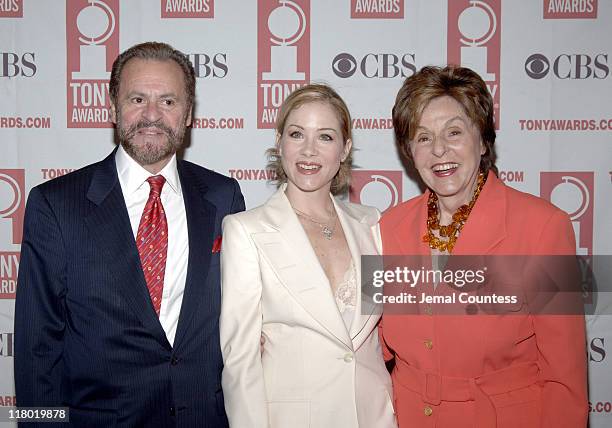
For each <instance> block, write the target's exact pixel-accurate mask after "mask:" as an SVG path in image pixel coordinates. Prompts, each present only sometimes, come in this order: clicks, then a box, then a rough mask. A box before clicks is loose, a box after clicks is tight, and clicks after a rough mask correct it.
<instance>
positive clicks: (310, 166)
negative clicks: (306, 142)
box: [296, 162, 321, 172]
mask: <svg viewBox="0 0 612 428" xmlns="http://www.w3.org/2000/svg"><path fill="white" fill-rule="evenodd" d="M296 166H297V167H298V169H299V170H302V171H304V172H315V171H318V170H320V169H321V165H319V164H316V163H306V162H298V163H296Z"/></svg>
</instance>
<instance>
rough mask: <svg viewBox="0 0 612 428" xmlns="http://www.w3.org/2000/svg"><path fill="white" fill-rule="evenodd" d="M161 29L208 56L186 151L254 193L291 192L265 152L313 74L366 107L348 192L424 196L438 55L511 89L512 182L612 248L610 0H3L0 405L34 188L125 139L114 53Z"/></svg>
mask: <svg viewBox="0 0 612 428" xmlns="http://www.w3.org/2000/svg"><path fill="white" fill-rule="evenodd" d="M147 40H157V41H165V42H168V43H170V44H172V45H173V46H175V47H176V48H178V49H180V50H181V51H183V52H184V53H186V54H188V55H189V58H190V59H191V61H192V62H193V64H194V67H195V70H196V74H197V78H198V79H197V105H196V108H195V116H194V117H195V119H194V123H193V128H192V129H191V131H190V133H189V134H190V135H189V138H188V139H187V143H186V144H187V147H186V149H185V152H184V157H185V158H186V159H188V160H191V161H193V162H196V163H199V164H202V165H205V166H207V167H208V168H211V169H214V170H216V171H218V172H220V173H223V174H226V175H228V176H231V177H234V178H236V179H237V180H238V181H239V182H240V185H241V187H242V190H243V193H244V194H245V197H246V201H247V207H249V208H252V207H255V206H256V205H259V204H261V203H262V202H263V201H264V200H265V199H266V198H267V197H268V196H269V195H270V194H271V193H272V192H273V190H274V187H273V186H272V185H271V184H270V183H268V180H269V179H270V178H272V176H271V174H270V172H268V171H266V170H265V165H266V159H265V156H264V152H265V150H266V149H267V148H268V147H270V146H271V145H272V144H273V142H274V131H273V127H274V122H275V118H276V115H277V111H278V107H279V106H280V104H281V103H282V101H283V99H284V98H285V97H286V96H287V95H288V94H289V93H291V91H293V90H294V89H295V88H298V87H300V86H301V85H304V84H306V83H308V82H314V81H318V82H327V83H329V84H331V85H332V86H333V87H334V88H336V89H337V90H338V92H339V93H340V94H341V95H342V96H343V97H344V99H345V100H346V101H347V104H348V105H349V108H350V110H351V113H352V115H353V128H354V134H355V138H354V143H355V147H356V148H357V152H356V154H355V163H356V168H355V170H354V173H353V185H352V189H351V192H350V194H349V195H347V198H349V199H350V200H351V201H354V202H361V203H364V204H368V205H374V206H377V207H378V208H380V209H381V210H383V211H384V210H386V209H387V208H389V207H391V206H394V205H396V204H398V203H400V202H402V201H405V200H407V199H409V198H411V197H413V196H416V195H417V194H419V188H418V186H417V184H416V183H415V182H414V181H413V180H412V179H411V178H409V175H407V173H406V171H405V170H404V167H403V164H402V162H401V160H400V159H399V156H398V152H397V150H396V148H395V145H394V141H393V130H392V124H391V107H392V105H393V102H394V99H395V94H396V92H397V90H398V89H399V87H400V86H401V83H402V81H403V79H405V78H406V77H408V76H410V75H412V74H413V73H415V71H416V70H418V69H420V68H421V67H422V66H425V65H429V64H434V65H444V64H447V63H454V64H461V65H465V66H469V67H471V68H473V69H474V70H475V71H477V72H478V73H479V74H480V75H481V76H482V78H483V79H484V80H485V81H486V82H487V85H488V87H489V90H490V91H491V94H492V95H493V98H494V100H495V107H496V111H495V113H496V123H497V127H498V140H497V144H496V146H497V151H498V166H499V169H500V171H501V174H500V177H501V179H502V180H504V181H505V182H506V183H507V184H508V185H510V186H512V187H515V188H517V189H519V190H522V191H525V192H529V193H532V194H534V195H539V196H542V197H543V198H546V199H548V200H550V201H552V202H553V203H554V204H556V205H557V206H559V207H560V208H562V209H564V210H565V211H567V213H568V214H569V215H570V217H571V219H572V222H573V225H574V230H575V233H576V241H577V248H576V250H577V252H578V253H579V254H582V255H584V256H586V257H587V260H593V256H594V255H596V254H612V220H611V219H612V215H610V211H611V209H612V202H611V201H612V150H611V148H612V144H611V143H612V103H610V96H611V95H612V70H611V68H612V44H611V40H612V2H611V1H609V0H482V1H481V0H333V1H326V0H257V1H256V0H65V1H64V0H0V147H1V152H0V153H1V154H0V406H11V405H13V404H14V400H15V397H14V388H13V370H12V367H13V341H14V334H13V312H14V298H15V290H16V281H17V270H18V267H19V250H20V244H21V241H22V227H23V214H24V209H25V201H26V199H27V195H28V192H29V190H30V189H31V188H32V187H33V186H36V185H37V184H39V183H42V182H44V181H47V180H51V179H53V178H55V177H58V176H61V175H63V174H67V173H69V172H70V171H72V170H74V169H77V168H80V167H82V166H84V165H86V164H89V163H91V162H94V161H97V160H99V159H102V158H103V157H105V156H106V155H107V154H108V153H110V152H111V151H112V150H113V148H114V143H113V129H112V126H111V124H110V122H109V114H108V107H109V96H108V79H109V76H110V70H111V64H112V62H113V60H114V59H115V57H116V56H117V55H118V53H119V52H121V51H123V50H124V49H126V48H128V47H129V46H131V45H133V44H136V43H139V42H142V41H147ZM592 267H593V269H595V270H596V271H603V272H604V273H605V270H606V269H611V268H610V266H606V263H601V266H597V264H594V265H593V266H592ZM600 276H602V277H607V278H610V277H611V276H612V275H610V274H609V272H608V275H605V274H604V275H600ZM605 302H606V299H605V296H603V297H602V296H600V299H599V304H600V305H602V304H603V305H604V306H605ZM608 304H609V301H608ZM610 312H612V311H610V307H608V313H610ZM587 329H588V350H587V351H588V359H589V376H590V385H589V388H590V402H591V413H590V424H591V427H602V428H603V427H610V426H612V355H611V354H612V317H611V316H605V315H603V316H590V317H589V318H588V321H587ZM559 358H563V355H559ZM7 426H10V424H9V425H7Z"/></svg>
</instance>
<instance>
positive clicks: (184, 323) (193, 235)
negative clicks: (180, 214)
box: [174, 161, 218, 349]
mask: <svg viewBox="0 0 612 428" xmlns="http://www.w3.org/2000/svg"><path fill="white" fill-rule="evenodd" d="M178 172H179V178H180V180H181V189H182V192H183V200H184V203H185V213H186V216H187V233H188V235H189V260H188V263H187V278H186V280H185V292H184V294H183V302H182V304H181V312H180V316H179V320H178V326H177V330H176V337H175V339H174V347H175V349H177V348H178V346H179V345H180V343H181V340H182V339H183V338H184V336H185V333H186V331H187V329H188V327H189V324H190V321H191V318H192V316H193V314H194V312H195V311H196V309H197V308H198V307H199V306H200V305H204V304H206V305H209V306H210V307H207V308H205V309H204V308H203V310H206V313H209V314H214V313H216V311H218V308H214V307H213V305H214V301H215V299H214V298H213V296H212V295H213V293H214V290H213V289H211V288H210V286H209V283H208V280H207V277H208V274H209V267H210V259H211V255H212V246H213V240H214V239H215V236H214V232H215V217H216V213H217V208H216V207H215V206H214V205H213V204H211V203H210V202H209V201H208V200H207V199H206V198H205V197H204V195H205V193H206V191H207V189H208V186H207V185H206V184H205V183H204V182H202V180H201V179H200V177H199V176H197V175H196V174H194V173H193V171H191V169H189V167H188V165H187V164H185V163H184V162H181V161H179V162H178ZM211 286H218V284H212V285H211Z"/></svg>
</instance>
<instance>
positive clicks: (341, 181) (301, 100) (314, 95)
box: [266, 83, 353, 195]
mask: <svg viewBox="0 0 612 428" xmlns="http://www.w3.org/2000/svg"><path fill="white" fill-rule="evenodd" d="M316 102H318V103H325V104H327V105H329V106H331V107H332V108H333V109H334V111H335V112H336V115H337V116H338V120H339V121H340V130H341V132H342V139H343V140H344V144H346V143H347V141H348V140H352V138H353V135H352V128H351V114H350V113H349V110H348V107H347V106H346V103H345V102H344V100H343V99H342V98H340V95H338V93H337V92H336V91H334V90H333V89H332V88H331V87H330V86H328V85H325V84H321V83H311V84H308V85H305V86H302V87H301V88H299V89H296V90H295V91H293V92H292V93H291V94H290V95H289V96H288V97H287V98H286V99H285V101H284V102H283V104H282V105H281V107H280V110H279V112H278V116H277V118H276V133H277V136H281V135H283V131H284V130H285V124H286V122H287V118H288V117H289V114H290V113H291V112H292V111H293V110H295V109H297V108H299V107H301V106H303V105H304V104H309V103H316ZM266 156H267V157H268V165H267V167H266V168H267V169H268V170H272V171H274V173H275V174H276V178H275V179H274V180H272V181H274V182H276V185H277V187H278V186H280V185H281V184H283V183H286V182H287V174H285V170H284V169H283V165H282V163H281V155H280V153H279V151H278V147H276V146H275V147H272V148H270V149H268V150H266ZM352 166H353V149H352V147H351V150H350V151H349V153H348V155H347V156H346V158H345V159H344V160H343V161H342V162H340V169H338V173H337V174H336V175H335V177H334V178H333V180H332V183H331V193H332V194H334V195H337V194H339V193H343V192H345V191H346V190H347V189H348V187H349V185H350V179H351V168H352Z"/></svg>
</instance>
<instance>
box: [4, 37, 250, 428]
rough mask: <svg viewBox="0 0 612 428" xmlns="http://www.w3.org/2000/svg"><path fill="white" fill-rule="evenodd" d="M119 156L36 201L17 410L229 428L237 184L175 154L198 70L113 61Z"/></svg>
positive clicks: (167, 54) (149, 47)
mask: <svg viewBox="0 0 612 428" xmlns="http://www.w3.org/2000/svg"><path fill="white" fill-rule="evenodd" d="M109 90H110V96H111V117H112V121H113V122H114V123H115V125H116V130H117V134H118V137H119V141H120V143H121V144H120V146H119V147H118V148H117V149H116V150H114V151H113V153H111V154H110V155H109V156H108V157H107V158H106V159H104V160H102V161H101V162H98V163H95V164H92V165H89V166H87V167H85V168H83V169H81V170H78V171H75V172H73V173H71V174H68V175H66V176H63V177H60V178H57V179H55V180H51V181H49V182H47V183H44V184H41V185H40V186H37V187H35V188H33V189H32V191H31V192H30V196H29V199H28V203H27V207H26V215H25V228H24V239H23V245H22V249H21V263H20V270H19V281H18V290H17V299H16V303H15V389H16V395H17V404H18V406H20V407H26V406H44V407H52V406H67V407H69V408H70V426H78V427H88V428H90V427H105V428H108V427H112V426H121V427H124V426H125V427H158V426H159V427H171V426H176V427H211V428H212V427H214V428H217V427H227V418H226V415H225V410H224V403H223V393H222V391H221V370H222V368H223V362H222V359H221V351H220V348H219V330H218V317H219V306H220V280H219V256H220V254H219V250H220V244H221V221H222V219H223V217H224V216H225V215H227V214H230V213H234V212H238V211H242V210H244V199H243V197H242V194H241V192H240V188H239V186H238V183H237V182H236V181H235V180H233V179H230V178H227V177H224V176H222V175H219V174H216V173H214V172H212V171H209V170H207V169H205V168H202V167H200V166H197V165H195V164H193V163H190V162H187V161H183V160H177V159H176V151H177V149H179V148H180V146H181V145H182V142H183V136H184V133H185V129H186V127H187V126H189V125H190V124H191V114H192V110H193V100H194V95H195V75H194V70H193V66H192V65H191V63H190V62H189V60H188V59H187V57H186V56H185V55H183V54H182V53H180V52H179V51H176V50H174V49H173V48H172V47H171V46H168V45H166V44H163V43H142V44H140V45H136V46H134V47H132V48H130V49H128V50H127V51H125V52H123V53H122V54H121V55H119V57H118V58H117V59H116V60H115V63H114V64H113V70H112V73H111V80H110V88H109Z"/></svg>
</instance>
